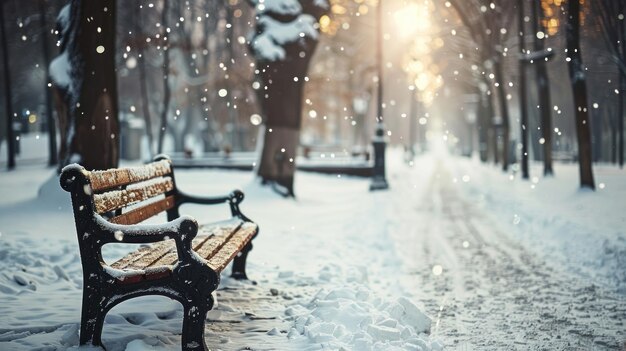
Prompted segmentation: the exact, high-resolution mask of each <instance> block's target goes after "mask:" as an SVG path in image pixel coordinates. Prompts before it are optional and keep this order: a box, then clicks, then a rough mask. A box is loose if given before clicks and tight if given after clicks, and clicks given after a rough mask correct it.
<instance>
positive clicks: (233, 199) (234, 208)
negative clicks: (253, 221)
mask: <svg viewBox="0 0 626 351" xmlns="http://www.w3.org/2000/svg"><path fill="white" fill-rule="evenodd" d="M243 199H244V194H243V192H242V191H241V190H233V191H232V192H231V193H230V194H228V195H226V196H217V197H204V196H195V195H189V194H185V193H184V192H182V191H178V194H177V202H178V204H183V203H193V204H202V205H215V204H222V203H225V202H227V203H228V205H229V206H230V212H231V214H232V216H233V217H238V218H241V219H243V220H244V221H247V222H250V219H249V218H248V217H246V216H245V215H244V214H243V213H241V210H240V209H239V204H240V203H241V202H242V201H243Z"/></svg>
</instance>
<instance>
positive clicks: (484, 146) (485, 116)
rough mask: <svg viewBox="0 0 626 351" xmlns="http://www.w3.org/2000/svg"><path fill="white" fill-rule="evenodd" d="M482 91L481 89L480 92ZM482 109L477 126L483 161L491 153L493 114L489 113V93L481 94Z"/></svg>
mask: <svg viewBox="0 0 626 351" xmlns="http://www.w3.org/2000/svg"><path fill="white" fill-rule="evenodd" d="M478 93H480V91H479V92H478ZM480 96H481V99H480V105H479V106H480V109H479V112H478V119H477V121H476V122H477V123H476V127H477V129H478V148H479V150H480V160H481V161H482V162H488V161H489V155H490V154H491V143H490V141H489V129H490V128H489V124H490V123H491V116H490V115H489V107H488V106H487V99H489V96H487V94H484V93H481V94H480Z"/></svg>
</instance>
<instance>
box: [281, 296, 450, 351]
mask: <svg viewBox="0 0 626 351" xmlns="http://www.w3.org/2000/svg"><path fill="white" fill-rule="evenodd" d="M285 314H286V315H287V316H288V319H291V320H292V321H293V327H292V328H291V330H290V331H289V333H288V334H287V337H288V338H290V339H293V338H297V337H300V336H303V337H306V338H308V339H309V340H310V342H311V343H314V344H323V345H324V346H325V347H327V348H329V349H344V350H364V351H365V350H374V349H377V350H382V349H385V350H389V349H398V350H420V351H426V350H441V349H443V347H442V345H441V344H440V343H439V342H437V341H435V342H431V341H430V340H429V338H428V335H427V333H429V332H430V326H431V319H430V318H429V317H428V316H426V315H425V314H424V313H423V312H422V311H421V310H420V309H419V308H418V307H417V306H416V305H415V304H414V303H413V302H412V301H411V300H409V299H407V298H405V297H400V298H397V299H395V300H386V299H383V298H381V297H379V296H377V295H376V294H375V293H374V292H373V291H371V290H369V289H368V288H366V287H365V286H363V285H356V286H344V287H338V288H333V289H330V290H327V289H320V290H319V291H318V292H317V294H315V296H314V297H313V299H312V300H311V301H309V302H308V303H297V304H294V305H293V306H290V307H289V308H287V310H286V311H285Z"/></svg>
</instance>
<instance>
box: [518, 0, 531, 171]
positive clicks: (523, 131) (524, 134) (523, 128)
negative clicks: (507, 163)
mask: <svg viewBox="0 0 626 351" xmlns="http://www.w3.org/2000/svg"><path fill="white" fill-rule="evenodd" d="M524 1H525V0H518V2H517V7H518V8H517V12H518V23H519V46H520V53H521V55H520V60H519V75H520V77H519V81H520V85H519V90H520V93H519V96H520V102H519V104H520V115H521V118H520V138H521V139H522V140H521V141H522V155H521V156H522V157H521V164H522V179H528V177H529V174H528V104H527V102H528V97H527V94H526V62H524V60H522V59H521V58H523V57H524V55H525V54H526V42H525V38H524V33H525V31H524Z"/></svg>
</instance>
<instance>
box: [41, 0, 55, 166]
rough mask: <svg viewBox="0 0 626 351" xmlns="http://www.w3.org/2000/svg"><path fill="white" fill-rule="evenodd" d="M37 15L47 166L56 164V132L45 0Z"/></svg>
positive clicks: (42, 1)
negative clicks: (44, 97) (43, 80)
mask: <svg viewBox="0 0 626 351" xmlns="http://www.w3.org/2000/svg"><path fill="white" fill-rule="evenodd" d="M39 16H41V43H42V48H41V49H42V53H43V61H44V66H43V67H44V72H45V76H46V85H45V87H44V89H45V91H46V124H47V127H48V166H54V165H56V164H57V163H58V162H59V161H58V154H57V153H58V151H57V133H56V126H55V123H54V116H53V115H52V91H51V89H50V86H48V84H49V83H50V78H49V77H50V72H49V70H50V49H49V47H48V46H49V45H48V44H49V43H48V33H49V28H48V23H47V21H46V4H45V0H39Z"/></svg>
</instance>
